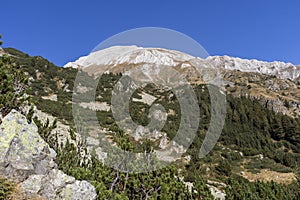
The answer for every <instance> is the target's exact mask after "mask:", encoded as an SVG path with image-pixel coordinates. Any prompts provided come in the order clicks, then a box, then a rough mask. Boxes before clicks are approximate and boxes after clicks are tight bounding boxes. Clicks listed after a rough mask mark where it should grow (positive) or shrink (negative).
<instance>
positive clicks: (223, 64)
mask: <svg viewBox="0 0 300 200" xmlns="http://www.w3.org/2000/svg"><path fill="white" fill-rule="evenodd" d="M152 63H154V64H157V65H165V66H174V67H175V66H179V65H180V66H181V67H182V68H185V67H195V66H198V65H203V66H209V67H214V68H221V69H225V70H240V71H243V72H258V73H261V74H267V75H274V76H276V77H278V78H284V79H291V80H298V81H300V66H294V65H293V64H291V63H284V62H277V61H274V62H264V61H258V60H255V59H252V60H248V59H241V58H234V57H229V56H209V57H207V58H206V59H201V58H197V57H193V56H191V55H188V54H186V53H182V52H179V51H174V50H167V49H162V48H143V47H137V46H112V47H109V48H106V49H103V50H99V51H96V52H92V53H91V54H90V55H88V56H83V57H80V58H79V59H78V60H76V61H75V62H70V63H67V64H66V65H65V66H64V67H74V68H87V67H89V66H99V67H101V66H106V67H110V66H111V67H112V68H115V67H117V66H120V67H121V66H124V65H141V64H152Z"/></svg>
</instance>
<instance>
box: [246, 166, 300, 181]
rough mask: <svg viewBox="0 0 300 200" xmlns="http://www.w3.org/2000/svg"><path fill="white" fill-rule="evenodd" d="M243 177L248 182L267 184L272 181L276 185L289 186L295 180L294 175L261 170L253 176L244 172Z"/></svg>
mask: <svg viewBox="0 0 300 200" xmlns="http://www.w3.org/2000/svg"><path fill="white" fill-rule="evenodd" d="M243 177H244V178H246V179H248V180H249V181H263V182H269V181H274V182H276V183H284V184H290V183H292V182H293V181H295V180H296V176H295V174H294V173H280V172H275V171H270V170H268V169H262V170H260V172H259V173H257V174H253V173H251V172H249V171H246V172H245V173H244V174H243Z"/></svg>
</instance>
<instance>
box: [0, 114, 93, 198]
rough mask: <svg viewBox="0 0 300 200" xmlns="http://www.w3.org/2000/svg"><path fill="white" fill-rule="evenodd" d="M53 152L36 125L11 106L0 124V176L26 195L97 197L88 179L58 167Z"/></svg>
mask: <svg viewBox="0 0 300 200" xmlns="http://www.w3.org/2000/svg"><path fill="white" fill-rule="evenodd" d="M55 157H56V152H55V151H54V150H53V149H51V148H50V147H49V145H48V144H47V143H46V142H45V141H44V140H43V139H42V138H41V137H40V135H39V134H38V128H37V126H36V125H35V124H34V123H33V122H32V123H30V124H29V123H28V122H27V119H26V117H25V116H23V115H22V114H20V113H19V112H17V111H15V110H12V111H11V112H10V113H9V114H8V115H7V116H5V117H4V118H3V120H2V124H1V125H0V176H2V177H6V178H8V179H12V180H14V181H16V182H18V183H19V186H20V188H21V189H22V190H23V192H24V193H25V194H26V195H27V196H39V197H41V198H42V199H49V200H60V199H61V200H62V199H67V200H73V199H74V200H75V199H78V200H79V199H87V200H94V199H96V198H97V194H96V190H95V188H94V187H93V186H92V185H91V184H90V183H88V182H87V181H77V180H75V178H74V177H71V176H68V175H66V174H64V173H63V172H62V171H60V170H58V169H57V165H56V164H55V162H54V160H55Z"/></svg>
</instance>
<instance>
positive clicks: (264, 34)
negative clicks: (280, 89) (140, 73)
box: [0, 0, 300, 66]
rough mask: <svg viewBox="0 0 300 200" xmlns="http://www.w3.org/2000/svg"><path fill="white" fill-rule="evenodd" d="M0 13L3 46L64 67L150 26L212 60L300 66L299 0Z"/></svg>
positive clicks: (48, 2)
mask: <svg viewBox="0 0 300 200" xmlns="http://www.w3.org/2000/svg"><path fill="white" fill-rule="evenodd" d="M0 7H1V9H0V19H1V22H0V23H1V26H0V33H1V34H2V37H3V38H2V40H3V41H4V44H3V47H14V48H17V49H19V50H22V51H24V52H26V53H28V54H30V55H41V56H43V57H45V58H47V59H49V60H50V61H52V62H54V63H55V64H57V65H60V66H61V65H63V64H65V63H66V62H68V61H72V60H75V59H77V58H78V57H79V56H81V55H85V54H88V53H89V52H90V51H91V50H92V49H93V48H94V47H95V46H96V45H98V44H99V43H100V42H102V41H103V40H105V39H107V38H108V37H111V36H113V35H115V34H117V33H119V32H122V31H126V30H128V29H133V28H139V27H149V26H150V27H164V28H169V29H174V30H176V31H179V32H182V33H184V34H186V35H188V36H190V37H192V38H193V39H194V40H196V41H197V42H199V43H200V44H201V45H202V46H203V47H204V48H205V49H206V50H207V52H208V53H209V54H210V55H230V56H237V57H241V58H250V59H251V58H256V59H260V60H265V61H273V60H280V61H286V62H292V63H294V64H300V1H297V0H294V1H292V0H291V1H285V0H282V1H276V0H251V1H242V0H218V1H217V0H207V1H201V0H190V1H183V0H182V1H175V0H173V1H167V0H165V1H164V0H160V1H159V0H151V1H146V0H142V1H141V0H107V1H101V0H85V1H83V0H78V1H76V0H72V1H63V0H60V1H58V0H26V1H23V0H20V1H14V0H12V1H2V2H1V3H0Z"/></svg>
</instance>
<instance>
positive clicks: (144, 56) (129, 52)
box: [64, 46, 300, 117]
mask: <svg viewBox="0 0 300 200" xmlns="http://www.w3.org/2000/svg"><path fill="white" fill-rule="evenodd" d="M149 63H150V64H155V65H158V66H170V67H173V68H174V69H176V70H177V71H179V72H180V73H183V74H185V76H186V77H187V79H188V80H190V81H191V82H194V83H196V84H198V83H199V81H200V82H201V80H202V81H203V74H209V76H211V78H208V79H206V80H205V81H206V82H209V81H210V80H211V79H213V78H215V77H216V76H219V77H220V78H222V79H223V80H225V81H227V82H226V87H227V92H229V93H231V94H233V95H235V96H248V97H250V98H253V99H257V100H259V101H260V102H261V103H262V105H264V106H266V107H267V108H269V109H271V110H274V111H275V112H281V113H284V114H287V115H289V116H294V117H295V116H298V115H299V114H300V66H295V65H292V64H291V63H283V62H263V61H258V60H247V59H240V58H233V57H229V56H210V57H208V58H206V59H201V58H196V57H193V56H190V55H188V54H185V53H182V52H178V51H173V50H167V49H160V48H142V47H136V46H113V47H110V48H107V49H103V50H100V51H96V52H92V53H91V54H90V55H88V56H84V57H81V58H79V59H78V60H77V61H75V62H69V63H67V64H66V65H65V66H64V67H67V68H68V67H72V68H79V69H82V70H84V71H86V72H88V73H90V74H94V75H97V74H99V73H101V74H102V73H104V72H105V73H108V72H112V73H124V72H126V71H127V70H130V69H134V68H136V67H142V66H145V68H146V67H147V66H146V65H148V64H149ZM162 69H163V67H161V68H158V70H162ZM211 69H214V70H213V71H212V72H210V71H209V70H211ZM203 70H204V71H203ZM161 74H163V72H162V71H161ZM139 76H140V75H139ZM204 79H205V78H204Z"/></svg>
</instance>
